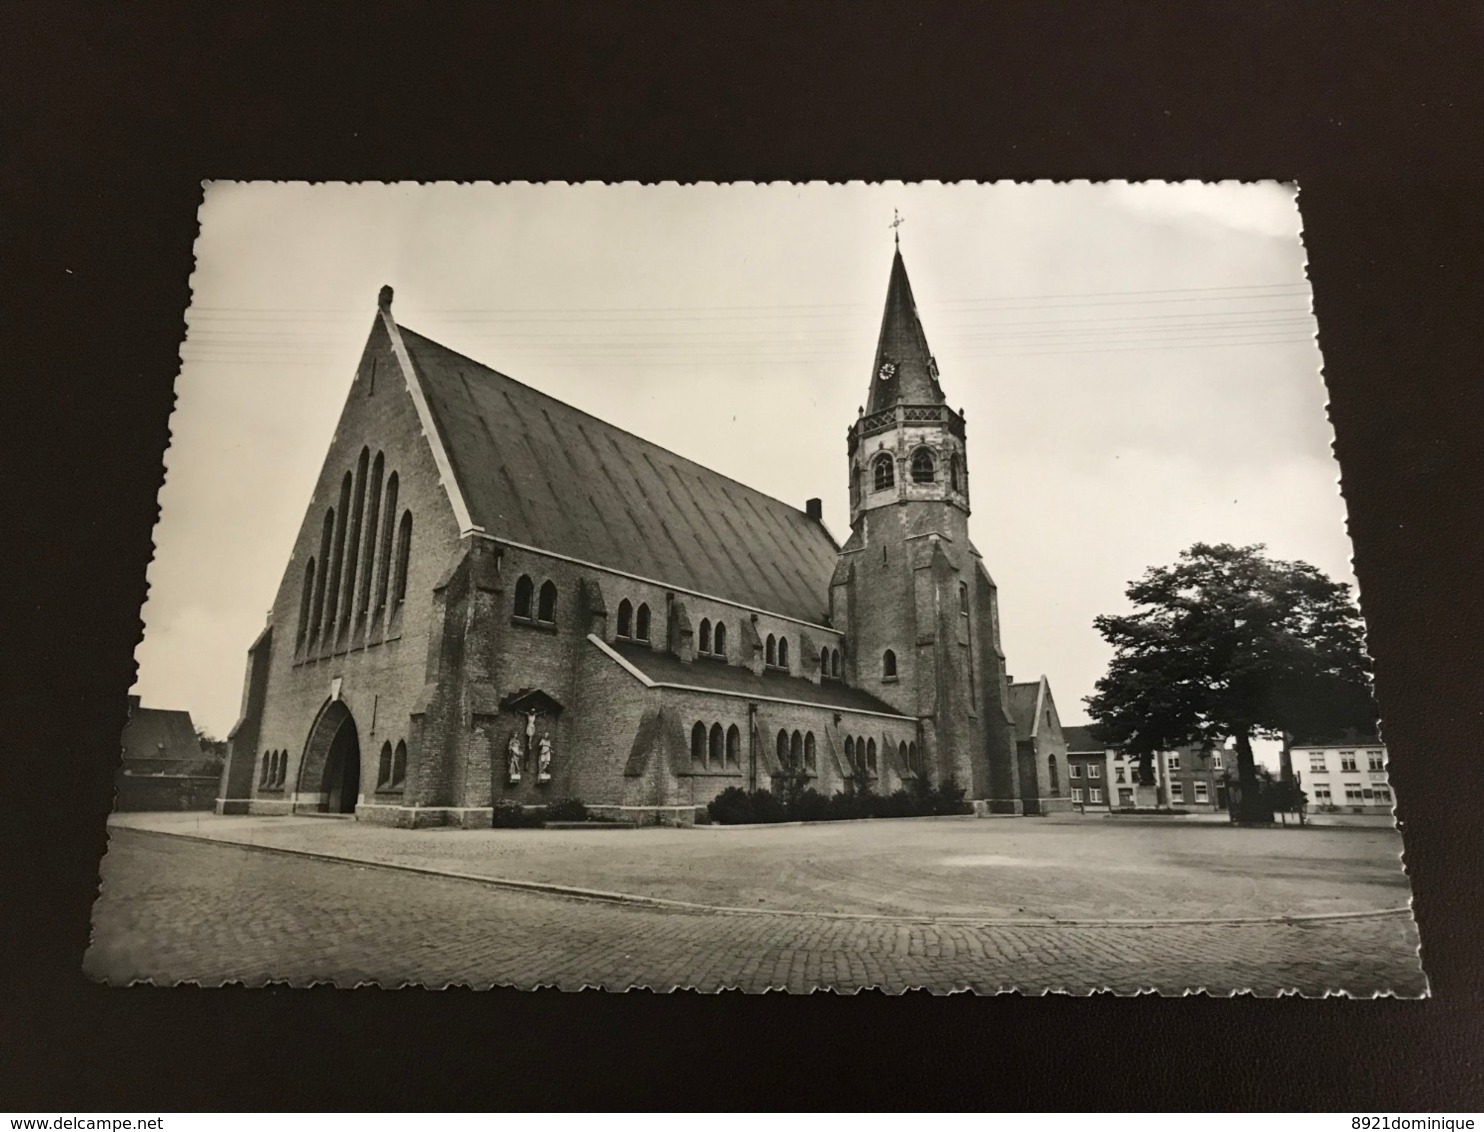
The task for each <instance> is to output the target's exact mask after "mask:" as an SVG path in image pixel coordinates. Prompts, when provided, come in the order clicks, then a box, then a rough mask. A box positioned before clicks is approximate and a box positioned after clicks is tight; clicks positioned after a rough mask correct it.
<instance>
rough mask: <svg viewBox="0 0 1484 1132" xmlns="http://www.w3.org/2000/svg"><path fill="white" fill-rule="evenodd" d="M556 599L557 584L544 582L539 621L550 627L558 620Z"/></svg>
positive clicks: (538, 600)
mask: <svg viewBox="0 0 1484 1132" xmlns="http://www.w3.org/2000/svg"><path fill="white" fill-rule="evenodd" d="M556 599H557V588H556V583H555V582H553V581H550V580H548V581H545V582H542V583H541V595H540V597H539V598H537V600H536V620H537V621H545V622H546V623H547V624H548V625H550V624H551V623H552V622H553V621H555V620H556ZM639 609H640V610H641V612H642V610H643V609H644V607H643V606H642V605H641V606H640V607H639Z"/></svg>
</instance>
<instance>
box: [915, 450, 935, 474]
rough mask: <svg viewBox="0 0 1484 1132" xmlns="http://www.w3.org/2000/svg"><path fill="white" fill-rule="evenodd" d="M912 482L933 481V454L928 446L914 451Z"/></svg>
mask: <svg viewBox="0 0 1484 1132" xmlns="http://www.w3.org/2000/svg"><path fill="white" fill-rule="evenodd" d="M912 482H913V483H932V482H933V454H932V453H931V452H929V451H928V450H927V449H926V448H919V449H918V450H917V451H916V452H914V453H912Z"/></svg>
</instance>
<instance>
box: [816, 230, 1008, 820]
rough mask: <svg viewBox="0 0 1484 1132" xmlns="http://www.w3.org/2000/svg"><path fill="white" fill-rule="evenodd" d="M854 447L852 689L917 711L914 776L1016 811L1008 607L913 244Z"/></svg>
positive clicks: (840, 594) (845, 601)
mask: <svg viewBox="0 0 1484 1132" xmlns="http://www.w3.org/2000/svg"><path fill="white" fill-rule="evenodd" d="M848 450H849V462H850V527H851V534H850V538H849V540H848V541H847V542H846V545H845V546H844V547H843V548H842V550H841V554H840V561H839V564H838V566H837V569H836V571H835V576H834V579H833V581H832V583H831V589H830V607H831V618H832V620H833V622H834V624H835V625H837V626H838V627H840V628H842V629H844V630H845V633H846V651H847V654H848V656H849V665H848V667H849V670H850V671H849V676H850V678H851V682H852V683H854V684H855V685H856V686H857V687H860V688H863V689H865V690H866V691H869V692H870V693H872V694H873V695H875V696H877V697H878V698H879V699H881V700H884V701H885V702H886V703H888V704H890V705H891V706H892V707H893V708H894V709H895V710H897V711H899V712H901V713H903V714H905V715H912V716H915V717H917V719H918V721H919V724H918V726H919V734H920V736H921V744H920V746H921V750H922V752H923V756H924V757H923V759H922V760H921V761H922V764H923V765H921V766H920V767H917V768H908V770H909V772H911V773H920V774H926V775H927V777H928V778H929V779H930V780H931V781H932V782H934V783H937V782H941V781H942V780H944V779H946V778H948V777H950V776H952V777H953V778H954V779H955V780H956V781H957V782H958V784H959V785H960V786H962V787H964V788H965V789H967V790H968V791H969V792H970V793H969V797H971V798H985V799H995V798H1000V799H1004V800H1005V804H1006V805H1011V804H1013V802H1012V800H1013V799H1014V798H1015V797H1016V796H1017V795H1018V794H1019V788H1018V785H1017V782H1016V774H1015V768H1014V765H1013V764H1014V755H1013V750H1014V746H1013V725H1011V723H1010V715H1009V704H1008V692H1007V689H1006V687H1005V679H1004V657H1003V654H1002V653H1001V652H1000V640H999V616H998V603H997V601H998V599H997V596H996V592H995V586H994V582H993V581H992V580H991V579H990V577H989V574H988V572H987V571H986V570H985V568H984V566H983V564H982V563H981V561H980V559H979V554H978V551H976V550H975V549H974V548H973V546H972V545H971V544H970V542H969V532H968V519H969V470H968V461H967V459H966V450H965V429H964V418H963V414H962V413H959V412H956V411H954V409H952V408H951V407H950V406H949V404H948V401H947V398H946V397H945V396H944V395H943V389H942V386H941V385H940V384H939V375H938V364H937V361H936V359H934V357H933V354H932V351H931V350H930V349H929V348H928V342H927V335H926V334H925V333H924V331H923V328H922V322H921V320H920V319H919V317H918V313H917V305H916V303H915V301H914V300H913V297H912V285H911V283H909V282H908V279H907V267H906V264H905V263H904V262H903V260H902V252H901V247H900V244H899V245H898V246H897V248H896V249H895V253H894V255H893V258H892V264H891V277H890V280H889V281H888V283H887V291H886V309H885V312H884V313H883V315H882V319H881V333H880V337H879V338H878V340H877V345H876V357H875V361H874V363H873V365H872V369H871V374H870V386H869V391H868V393H867V396H866V404H865V406H864V407H863V408H862V409H861V410H860V413H859V415H858V417H857V419H856V420H855V422H854V423H853V424H852V425H851V426H850V430H849V434H848ZM1017 808H1018V807H1017Z"/></svg>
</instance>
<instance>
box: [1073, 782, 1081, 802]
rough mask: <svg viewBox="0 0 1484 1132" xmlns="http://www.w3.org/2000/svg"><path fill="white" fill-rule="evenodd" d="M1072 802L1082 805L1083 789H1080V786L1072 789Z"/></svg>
mask: <svg viewBox="0 0 1484 1132" xmlns="http://www.w3.org/2000/svg"><path fill="white" fill-rule="evenodd" d="M1072 801H1074V802H1077V803H1080V802H1081V801H1082V787H1080V786H1074V787H1072Z"/></svg>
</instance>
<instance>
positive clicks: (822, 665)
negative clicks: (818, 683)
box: [819, 648, 830, 676]
mask: <svg viewBox="0 0 1484 1132" xmlns="http://www.w3.org/2000/svg"><path fill="white" fill-rule="evenodd" d="M819 674H820V675H821V676H828V675H829V674H830V650H829V649H827V648H826V649H820V650H819Z"/></svg>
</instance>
